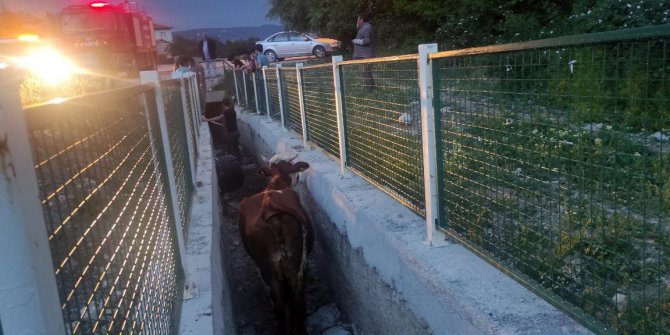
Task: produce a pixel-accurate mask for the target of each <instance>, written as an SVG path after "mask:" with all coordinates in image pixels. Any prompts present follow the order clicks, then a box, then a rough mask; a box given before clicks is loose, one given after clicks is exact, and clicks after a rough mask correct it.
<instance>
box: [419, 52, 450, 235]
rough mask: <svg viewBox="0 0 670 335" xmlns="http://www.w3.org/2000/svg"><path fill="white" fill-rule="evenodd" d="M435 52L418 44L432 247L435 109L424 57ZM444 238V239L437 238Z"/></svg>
mask: <svg viewBox="0 0 670 335" xmlns="http://www.w3.org/2000/svg"><path fill="white" fill-rule="evenodd" d="M434 52H437V44H421V45H419V59H418V61H417V62H418V64H417V65H418V67H419V94H420V97H421V127H422V131H421V136H422V142H423V178H424V182H425V197H426V242H427V243H429V244H430V245H431V246H435V245H436V244H438V243H439V242H440V239H437V238H436V237H437V236H436V230H435V227H436V226H437V224H438V220H439V213H440V211H439V208H440V207H439V196H438V188H437V143H436V133H435V131H436V130H435V109H434V108H433V63H432V62H431V61H430V59H429V58H428V56H429V55H430V54H431V53H434ZM441 241H444V238H442V239H441Z"/></svg>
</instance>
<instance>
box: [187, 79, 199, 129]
mask: <svg viewBox="0 0 670 335" xmlns="http://www.w3.org/2000/svg"><path fill="white" fill-rule="evenodd" d="M189 83H190V84H191V96H192V97H193V100H192V101H195V106H196V110H197V113H194V114H193V118H194V119H195V121H196V123H197V125H198V127H196V129H197V131H198V137H200V127H199V126H200V115H201V114H202V106H201V105H200V91H199V90H198V75H197V74H195V73H194V74H193V75H191V80H190V81H189Z"/></svg>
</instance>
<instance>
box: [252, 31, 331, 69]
mask: <svg viewBox="0 0 670 335" xmlns="http://www.w3.org/2000/svg"><path fill="white" fill-rule="evenodd" d="M333 41H334V40H333ZM333 41H329V42H330V43H329V42H323V41H320V40H318V39H316V38H313V37H310V36H308V35H305V34H301V33H297V32H294V31H282V32H279V33H276V34H274V35H271V36H270V37H268V38H266V39H264V40H262V41H258V42H256V44H261V45H263V53H265V55H266V56H267V57H268V61H270V62H275V61H277V60H281V59H282V58H286V57H297V56H310V55H314V56H316V57H318V58H321V57H326V56H328V55H329V54H331V53H332V52H333V46H332V45H333V44H335V45H337V43H333ZM335 42H337V41H335ZM338 43H339V42H338Z"/></svg>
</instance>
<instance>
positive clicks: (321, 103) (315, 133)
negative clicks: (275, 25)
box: [302, 63, 340, 159]
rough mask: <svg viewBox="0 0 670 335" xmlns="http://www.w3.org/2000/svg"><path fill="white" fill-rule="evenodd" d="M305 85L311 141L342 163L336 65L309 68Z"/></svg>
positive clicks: (305, 73)
mask: <svg viewBox="0 0 670 335" xmlns="http://www.w3.org/2000/svg"><path fill="white" fill-rule="evenodd" d="M302 81H303V96H304V103H305V116H306V121H307V133H308V139H309V140H310V141H312V142H314V143H315V144H316V145H318V146H319V147H321V148H323V149H324V150H325V151H326V152H328V153H329V154H330V155H332V156H334V157H337V159H339V157H340V147H339V142H340V141H339V138H338V130H337V114H336V112H335V92H334V88H333V65H332V64H330V63H329V64H325V65H320V66H313V67H305V68H304V69H303V70H302Z"/></svg>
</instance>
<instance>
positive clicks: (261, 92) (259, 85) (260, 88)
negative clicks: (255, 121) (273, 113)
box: [256, 70, 267, 114]
mask: <svg viewBox="0 0 670 335" xmlns="http://www.w3.org/2000/svg"><path fill="white" fill-rule="evenodd" d="M256 94H257V95H258V106H257V110H258V113H259V114H267V108H266V104H265V84H264V79H263V71H261V70H258V71H256Z"/></svg>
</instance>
